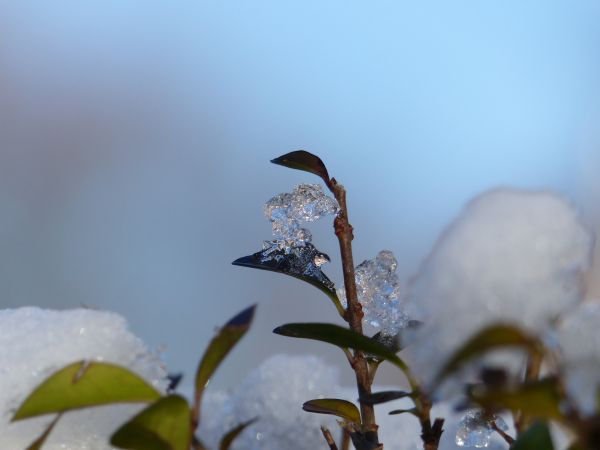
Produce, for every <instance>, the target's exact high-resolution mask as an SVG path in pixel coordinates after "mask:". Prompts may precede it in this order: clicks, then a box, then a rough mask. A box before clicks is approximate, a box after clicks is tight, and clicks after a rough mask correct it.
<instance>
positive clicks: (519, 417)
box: [514, 352, 544, 436]
mask: <svg viewBox="0 0 600 450" xmlns="http://www.w3.org/2000/svg"><path fill="white" fill-rule="evenodd" d="M543 359H544V356H543V354H542V353H541V352H534V353H532V354H531V355H529V357H528V358H527V367H526V368H525V382H527V381H534V380H537V379H538V378H539V376H540V370H541V368H542V361H543ZM530 422H531V417H529V416H527V415H526V414H524V413H523V411H518V412H517V413H516V414H515V418H514V423H515V430H516V432H517V436H519V435H520V434H521V432H523V431H525V430H526V429H527V428H528V426H529V425H530Z"/></svg>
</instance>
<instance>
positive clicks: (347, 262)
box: [329, 178, 379, 444]
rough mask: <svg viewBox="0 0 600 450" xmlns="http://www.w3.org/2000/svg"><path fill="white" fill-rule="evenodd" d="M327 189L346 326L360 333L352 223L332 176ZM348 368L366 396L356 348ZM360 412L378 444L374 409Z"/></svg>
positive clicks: (364, 370) (364, 368)
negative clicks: (332, 202) (333, 205)
mask: <svg viewBox="0 0 600 450" xmlns="http://www.w3.org/2000/svg"><path fill="white" fill-rule="evenodd" d="M329 187H330V189H331V191H332V193H333V195H334V197H335V199H336V200H337V202H338V204H339V206H340V212H339V214H338V216H337V217H336V218H335V220H334V223H333V226H334V229H335V235H336V236H337V238H338V241H339V245H340V254H341V259H342V269H343V273H344V287H345V289H346V300H347V303H348V307H347V309H346V315H345V316H346V317H345V319H346V320H347V322H348V324H349V326H350V329H351V330H352V331H354V332H356V333H359V334H363V330H362V318H363V315H364V313H363V311H362V306H361V304H360V302H359V301H358V295H357V292H356V279H355V274H354V259H353V256H352V239H354V234H353V229H352V225H350V222H349V220H348V208H347V205H346V190H345V189H344V186H342V185H341V184H339V183H338V182H337V181H336V180H335V179H334V178H333V179H331V183H330V186H329ZM352 368H353V369H354V373H355V374H356V385H357V388H358V398H366V397H368V395H369V394H370V393H371V382H370V380H369V378H370V377H369V368H368V365H367V359H366V358H365V356H364V355H363V353H362V352H360V351H355V352H354V359H353V364H352ZM360 415H361V418H362V425H363V426H364V428H365V429H366V431H368V432H369V440H370V441H373V443H375V444H378V443H379V438H378V436H377V423H376V421H375V410H374V408H373V405H367V404H364V403H361V404H360Z"/></svg>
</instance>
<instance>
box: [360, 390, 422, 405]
mask: <svg viewBox="0 0 600 450" xmlns="http://www.w3.org/2000/svg"><path fill="white" fill-rule="evenodd" d="M411 395H412V394H411V393H410V392H404V391H381V392H373V393H372V394H368V395H365V396H363V397H361V398H360V402H361V403H365V404H367V405H379V404H380V403H387V402H391V401H392V400H398V399H399V398H404V397H410V396H411Z"/></svg>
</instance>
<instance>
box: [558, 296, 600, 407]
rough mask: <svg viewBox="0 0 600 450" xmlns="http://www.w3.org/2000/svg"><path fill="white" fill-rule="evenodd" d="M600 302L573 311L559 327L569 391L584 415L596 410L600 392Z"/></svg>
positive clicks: (562, 357) (596, 301) (562, 359)
mask: <svg viewBox="0 0 600 450" xmlns="http://www.w3.org/2000/svg"><path fill="white" fill-rule="evenodd" d="M599 325H600V301H598V300H595V301H590V302H589V303H585V304H582V305H580V306H579V307H578V308H576V309H575V310H573V311H572V312H571V313H569V314H568V315H567V316H565V318H564V320H562V321H561V323H560V325H559V327H558V333H557V336H558V343H559V346H560V348H561V353H562V355H561V362H562V364H563V365H564V370H565V374H566V379H567V391H568V393H569V395H570V396H571V397H572V399H573V400H574V401H575V403H576V404H577V405H578V406H579V407H580V408H581V410H582V411H583V413H584V414H586V415H589V414H592V413H594V411H595V410H596V407H597V406H596V405H597V403H596V400H597V398H598V397H597V395H598V392H599V391H600V330H599V329H598V327H599Z"/></svg>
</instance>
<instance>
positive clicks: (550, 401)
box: [470, 378, 562, 420]
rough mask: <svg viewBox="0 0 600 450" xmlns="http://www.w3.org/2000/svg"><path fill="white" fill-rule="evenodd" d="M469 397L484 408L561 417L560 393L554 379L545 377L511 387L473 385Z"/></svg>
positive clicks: (543, 416) (545, 416)
mask: <svg viewBox="0 0 600 450" xmlns="http://www.w3.org/2000/svg"><path fill="white" fill-rule="evenodd" d="M470 398H471V399H472V400H473V401H474V402H476V403H478V404H479V405H481V406H483V407H484V408H490V409H493V410H497V409H508V410H510V411H513V412H516V411H521V412H522V413H524V414H526V415H528V416H533V417H537V418H548V419H557V420H560V419H561V418H562V414H561V411H560V402H561V395H560V390H559V388H558V386H557V383H556V380H555V379H552V378H547V379H544V380H539V381H532V382H527V383H525V384H523V385H521V386H518V387H516V388H513V389H486V388H483V387H481V389H480V388H479V387H475V388H473V389H472V390H471V392H470Z"/></svg>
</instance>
